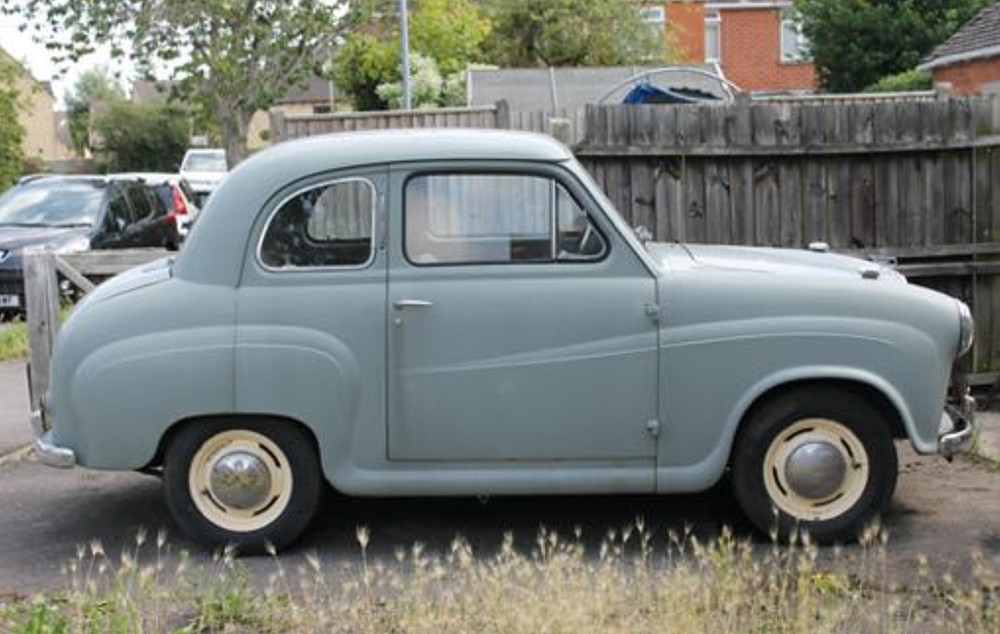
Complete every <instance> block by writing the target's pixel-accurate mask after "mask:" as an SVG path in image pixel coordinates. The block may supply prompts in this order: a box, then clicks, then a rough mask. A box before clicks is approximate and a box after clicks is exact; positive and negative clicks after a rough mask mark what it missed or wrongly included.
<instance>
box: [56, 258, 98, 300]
mask: <svg viewBox="0 0 1000 634" xmlns="http://www.w3.org/2000/svg"><path fill="white" fill-rule="evenodd" d="M52 264H53V265H54V266H55V267H56V270H58V271H59V272H60V273H62V274H63V275H64V276H65V277H66V279H68V280H69V281H70V282H72V283H73V284H74V285H75V286H76V287H77V288H78V289H80V290H81V291H83V292H84V293H89V292H90V291H92V290H94V289H95V288H96V286H95V285H94V283H93V282H91V281H90V280H88V279H87V278H86V277H84V276H83V274H82V273H80V272H79V271H77V270H76V269H74V268H73V267H72V266H70V265H69V264H68V263H67V262H66V260H64V259H62V258H61V257H59V256H58V255H56V254H54V253H53V254H52Z"/></svg>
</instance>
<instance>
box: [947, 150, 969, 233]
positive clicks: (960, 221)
mask: <svg viewBox="0 0 1000 634" xmlns="http://www.w3.org/2000/svg"><path fill="white" fill-rule="evenodd" d="M942 161H943V163H944V178H943V180H942V181H941V184H942V185H943V188H944V196H943V208H944V211H945V221H944V222H945V226H944V231H945V236H944V238H945V241H946V242H949V243H955V242H971V241H972V230H971V227H972V183H971V175H970V170H971V156H970V155H968V154H965V153H953V152H950V153H948V154H946V155H945V156H944V157H943V159H942Z"/></svg>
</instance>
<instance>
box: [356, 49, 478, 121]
mask: <svg viewBox="0 0 1000 634" xmlns="http://www.w3.org/2000/svg"><path fill="white" fill-rule="evenodd" d="M410 75H411V77H410V97H411V101H412V104H411V105H412V106H413V107H414V108H433V107H435V106H462V105H465V77H464V76H463V74H462V73H461V72H456V73H452V74H451V75H449V76H447V77H442V76H441V71H440V69H438V65H437V62H435V61H434V58H432V57H427V56H426V55H421V54H420V53H414V54H413V56H412V57H411V59H410ZM375 92H376V93H377V94H378V96H379V98H380V99H382V100H383V101H385V102H386V103H387V104H388V105H389V107H390V108H396V109H399V108H402V107H403V81H402V79H400V80H399V81H394V82H387V83H384V84H379V86H378V88H376V89H375Z"/></svg>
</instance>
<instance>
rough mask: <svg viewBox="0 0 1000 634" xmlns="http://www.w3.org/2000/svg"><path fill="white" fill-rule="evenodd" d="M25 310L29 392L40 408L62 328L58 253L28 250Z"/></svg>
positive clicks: (34, 402)
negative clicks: (57, 335) (57, 337)
mask: <svg viewBox="0 0 1000 634" xmlns="http://www.w3.org/2000/svg"><path fill="white" fill-rule="evenodd" d="M24 295H25V312H26V313H27V317H28V354H29V365H28V381H29V385H28V394H29V396H30V398H31V409H32V410H35V409H38V408H39V406H40V404H41V400H42V396H43V395H44V394H45V391H46V390H48V387H49V365H50V361H51V359H52V346H53V345H54V344H55V341H56V334H57V333H58V332H59V282H58V279H57V278H56V265H55V254H53V253H52V252H50V251H45V250H40V249H26V250H25V254H24Z"/></svg>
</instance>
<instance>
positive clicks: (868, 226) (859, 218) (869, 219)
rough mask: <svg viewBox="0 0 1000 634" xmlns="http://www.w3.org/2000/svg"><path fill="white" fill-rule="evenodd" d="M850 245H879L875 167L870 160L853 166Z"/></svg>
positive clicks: (866, 159)
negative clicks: (876, 220)
mask: <svg viewBox="0 0 1000 634" xmlns="http://www.w3.org/2000/svg"><path fill="white" fill-rule="evenodd" d="M851 181H852V183H853V186H852V187H851V191H850V209H851V212H850V213H851V234H850V235H851V238H850V243H851V244H856V245H863V246H872V245H875V244H877V242H878V238H877V234H876V229H875V165H874V162H873V161H872V160H871V159H870V158H863V159H859V160H857V161H854V162H853V163H852V164H851Z"/></svg>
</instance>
